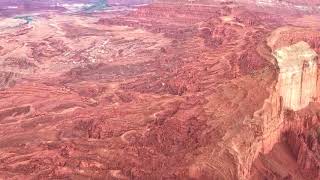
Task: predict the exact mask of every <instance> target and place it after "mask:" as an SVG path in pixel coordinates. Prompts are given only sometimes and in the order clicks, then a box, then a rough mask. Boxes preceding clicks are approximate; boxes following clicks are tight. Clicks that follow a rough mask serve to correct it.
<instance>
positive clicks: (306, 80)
mask: <svg viewBox="0 0 320 180" xmlns="http://www.w3.org/2000/svg"><path fill="white" fill-rule="evenodd" d="M274 56H275V57H276V59H277V61H278V66H279V68H280V74H279V79H278V87H279V92H280V96H281V97H282V98H283V107H284V108H286V109H291V110H294V111H296V110H299V109H302V108H304V107H306V106H307V105H308V104H309V103H310V102H311V101H312V100H313V99H314V98H315V97H316V95H317V62H316V57H317V53H316V52H315V51H314V50H313V49H311V48H310V46H309V44H308V43H306V42H303V41H301V42H298V43H296V44H294V45H291V46H287V47H283V48H279V49H277V50H276V51H275V53H274Z"/></svg>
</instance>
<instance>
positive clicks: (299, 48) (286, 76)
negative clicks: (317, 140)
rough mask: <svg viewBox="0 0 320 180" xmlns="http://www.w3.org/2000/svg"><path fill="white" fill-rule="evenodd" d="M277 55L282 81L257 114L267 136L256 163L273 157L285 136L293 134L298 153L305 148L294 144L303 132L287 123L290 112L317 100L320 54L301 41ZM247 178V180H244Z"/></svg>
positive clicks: (256, 117)
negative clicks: (261, 156)
mask: <svg viewBox="0 0 320 180" xmlns="http://www.w3.org/2000/svg"><path fill="white" fill-rule="evenodd" d="M269 45H270V44H269ZM273 55H274V57H275V58H276V60H277V65H278V67H279V74H278V81H277V82H276V85H275V86H274V88H273V89H272V91H271V92H270V97H269V98H268V99H267V100H266V101H265V104H264V106H263V108H262V109H261V110H259V111H257V112H256V113H255V116H254V119H255V120H258V121H262V122H263V127H262V128H263V130H262V132H263V135H262V139H261V141H260V143H258V144H260V145H257V151H255V152H256V153H255V154H254V159H255V158H257V157H258V155H259V153H260V152H262V153H263V154H267V153H269V152H270V151H271V150H272V148H273V147H274V145H275V144H277V143H279V142H280V139H281V137H282V136H283V134H289V136H290V137H292V138H291V139H290V138H289V140H288V142H289V143H291V144H293V145H292V146H291V147H293V148H295V149H299V148H300V146H301V147H302V146H303V144H302V143H298V141H297V142H296V143H293V142H294V141H295V140H296V139H297V138H298V135H297V133H293V132H298V131H303V130H301V128H300V130H299V128H298V129H297V128H291V127H292V124H293V123H287V120H286V119H287V116H288V112H295V111H299V110H301V109H303V108H305V107H307V106H308V105H309V104H310V103H311V102H313V101H315V100H316V97H317V84H318V83H317V79H318V65H317V53H316V52H315V51H314V50H313V49H312V48H311V47H310V46H309V44H308V43H306V42H304V41H300V42H298V43H295V44H293V45H290V46H284V47H280V48H277V49H274V50H273ZM300 120H302V119H300ZM294 123H296V124H299V123H300V124H303V122H302V121H301V122H299V121H294ZM295 127H297V126H295ZM292 129H294V130H292ZM287 132H289V133H287ZM258 141H259V140H258ZM299 142H300V140H299ZM300 149H301V148H300ZM302 149H303V148H302ZM298 151H299V150H298ZM304 151H307V150H306V148H305V149H303V151H301V152H300V154H301V153H303V152H304ZM308 153H309V152H308ZM309 154H310V153H309ZM310 156H311V155H310ZM308 157H309V156H308ZM308 157H307V158H308ZM301 158H302V157H300V158H299V159H301ZM299 159H298V160H299ZM314 161H316V160H314V159H313V161H312V162H314ZM298 163H299V162H298ZM300 164H301V163H300ZM251 165H252V164H251ZM313 167H314V166H313ZM245 178H247V177H244V178H243V179H245ZM281 178H287V177H281Z"/></svg>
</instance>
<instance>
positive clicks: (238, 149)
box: [0, 3, 318, 180]
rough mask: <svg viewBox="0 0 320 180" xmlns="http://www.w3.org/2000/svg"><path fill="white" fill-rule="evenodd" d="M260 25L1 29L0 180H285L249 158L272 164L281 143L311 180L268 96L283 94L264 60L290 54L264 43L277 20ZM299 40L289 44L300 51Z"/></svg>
mask: <svg viewBox="0 0 320 180" xmlns="http://www.w3.org/2000/svg"><path fill="white" fill-rule="evenodd" d="M248 11H249V12H248ZM272 14H274V13H273V11H270V12H268V11H265V9H246V8H244V7H241V6H237V5H236V4H228V3H225V4H223V5H221V4H216V6H213V5H209V6H207V5H199V4H193V5H181V4H153V5H150V6H143V7H138V8H137V9H136V10H135V11H128V12H121V13H119V12H110V13H98V14H94V16H86V15H75V14H73V15H69V14H59V13H53V14H50V13H49V14H48V15H47V16H41V17H39V18H37V19H36V21H34V22H33V23H34V24H32V26H31V27H29V28H28V29H27V30H25V28H26V27H25V26H24V27H15V28H12V29H10V30H7V29H6V30H5V31H4V32H5V33H6V34H5V36H0V41H1V43H3V44H7V45H6V46H3V49H2V50H0V53H1V57H3V59H4V61H3V62H0V63H1V64H0V67H1V68H2V69H1V70H3V72H4V73H3V74H0V87H1V88H3V90H2V91H0V162H1V163H0V178H4V179H23V178H35V179H45V178H49V179H57V178H71V179H81V178H88V177H90V178H97V179H102V178H105V179H117V178H118V179H121V178H122V179H161V178H162V179H240V180H246V179H249V178H250V176H251V175H253V174H255V172H254V170H252V169H253V168H255V167H256V168H255V170H256V171H257V172H259V173H257V174H264V173H266V174H265V176H264V177H267V178H269V177H273V178H275V179H276V178H278V179H279V178H283V179H284V178H287V179H290V177H292V176H295V174H294V173H293V174H291V173H290V172H289V173H288V170H287V167H286V166H283V165H282V166H280V165H279V166H277V164H276V163H275V164H276V165H275V164H273V163H271V164H270V163H269V164H268V166H264V164H265V163H268V162H270V161H269V159H268V158H263V159H262V160H261V159H260V157H265V156H267V157H269V156H268V155H269V154H268V153H269V152H270V153H271V155H270V158H272V157H273V156H272V155H274V154H277V152H276V150H277V149H273V147H274V145H275V147H277V144H278V143H279V141H280V138H281V133H282V132H287V134H288V135H287V142H288V144H290V147H291V148H292V149H293V152H292V154H293V155H294V156H295V157H296V158H297V159H298V163H297V164H298V165H299V166H300V168H301V170H302V171H305V172H302V173H309V174H310V178H316V177H317V174H316V170H317V169H316V168H317V161H316V158H314V154H316V153H317V152H318V150H316V148H317V146H318V145H317V143H316V141H315V136H314V135H315V134H314V133H313V134H312V136H310V138H309V136H308V135H307V131H308V129H310V126H309V125H308V126H304V125H303V123H301V121H300V120H299V121H298V122H297V123H296V122H295V121H292V122H293V123H292V124H289V122H290V120H289V119H290V118H288V119H284V118H283V117H284V115H285V112H287V111H285V110H286V108H292V107H291V106H288V107H287V106H285V105H287V103H286V102H287V99H286V100H285V99H284V98H282V97H281V96H284V94H283V92H286V91H283V92H282V91H281V92H282V93H281V92H280V91H279V89H283V88H287V89H290V88H288V87H291V86H290V85H292V83H291V84H290V83H289V82H288V81H282V82H288V83H281V82H280V81H278V80H279V78H281V77H286V75H287V74H286V73H282V72H283V71H281V70H283V69H282V68H286V66H278V65H277V61H276V59H275V57H274V56H273V55H274V54H273V53H274V52H276V50H278V49H279V48H285V47H287V46H291V45H294V44H296V43H297V42H296V41H295V40H292V41H291V39H292V38H291V37H290V35H288V38H286V33H283V34H281V36H277V34H276V33H275V35H273V33H272V32H274V30H275V28H277V27H279V26H282V25H286V23H287V22H286V21H285V19H286V18H287V17H288V15H287V14H286V12H283V13H279V14H278V15H277V16H275V15H272ZM290 17H291V16H290ZM293 29H294V28H293ZM311 31H312V32H314V30H310V32H311ZM39 32H41V33H39ZM288 32H290V33H295V32H296V31H294V30H292V29H290V28H289V30H288ZM302 32H303V31H302V30H301V32H299V37H298V38H297V39H299V41H301V40H305V41H306V43H311V42H312V41H311V39H312V38H309V37H308V36H307V35H305V36H304V35H303V33H302ZM306 32H309V30H308V31H306ZM290 33H288V34H290ZM270 35H271V37H276V38H274V39H273V38H268V37H270ZM289 37H290V38H289ZM306 37H308V38H306ZM312 37H314V36H312ZM304 38H306V39H304ZM293 39H294V38H293ZM308 39H309V40H310V41H308ZM297 41H298V40H297ZM8 42H10V43H8ZM270 42H275V43H270ZM311 46H312V47H313V48H315V50H316V51H318V50H317V47H318V45H317V44H316V42H315V41H314V45H311ZM299 47H300V46H298V48H299ZM302 47H303V48H301V49H298V50H301V51H302V52H305V50H306V49H307V50H310V47H309V46H307V45H306V44H304V45H302ZM280 52H282V51H280ZM285 52H287V54H289V55H291V54H292V51H285ZM306 52H309V51H306ZM307 54H308V53H307ZM288 57H290V56H288ZM293 59H294V58H293ZM277 60H278V59H277ZM285 60H288V61H289V60H291V59H285ZM295 60H296V61H298V63H297V64H293V65H292V67H294V68H296V69H298V71H299V72H309V71H307V69H308V68H306V65H305V64H303V63H302V65H301V63H300V62H301V61H302V60H305V61H306V62H314V60H315V59H314V57H313V56H310V57H309V58H306V59H301V58H300V57H298V58H296V59H295ZM300 65H301V66H300ZM311 69H312V68H311ZM298 74H299V77H300V76H302V75H301V74H303V73H298ZM309 75H310V77H314V76H312V75H316V74H312V73H310V74H309ZM295 79H297V78H295ZM298 79H299V78H298ZM300 79H303V78H300ZM304 82H305V80H304ZM310 82H311V83H313V81H310ZM301 84H303V83H301ZM303 89H304V88H302V90H303ZM302 90H301V91H302ZM297 91H298V92H300V91H299V89H298V90H297ZM295 92H296V91H295ZM292 94H295V93H292ZM300 94H303V93H300ZM295 95H296V94H295ZM297 97H298V96H297ZM299 97H300V99H301V98H306V97H307V98H306V99H307V100H308V101H310V97H309V96H307V95H306V96H303V95H301V96H299ZM304 105H305V104H304ZM299 107H300V106H299ZM286 117H290V116H289V115H287V114H286ZM293 119H295V118H293ZM313 119H315V118H313ZM298 125H299V126H298ZM295 127H299V128H295ZM301 127H303V128H301ZM311 129H312V128H311ZM312 131H314V130H312ZM304 134H305V135H304ZM303 135H304V136H305V138H303ZM295 140H297V141H295ZM279 149H280V150H279V151H280V154H281V153H282V152H287V151H284V150H283V149H281V148H279ZM282 150H283V151H282ZM263 153H265V154H263ZM272 153H273V154H272ZM278 154H279V153H278ZM288 156H289V155H288ZM288 159H289V158H288ZM259 160H261V161H259ZM291 160H292V159H291ZM256 161H259V166H256V165H255V162H256ZM272 162H273V161H272ZM290 162H293V163H294V162H295V161H293V160H292V161H290ZM252 165H253V166H252ZM261 169H262V170H261ZM277 169H278V171H277ZM274 171H275V172H274ZM261 177H263V176H261ZM261 177H260V179H262V178H261Z"/></svg>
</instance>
